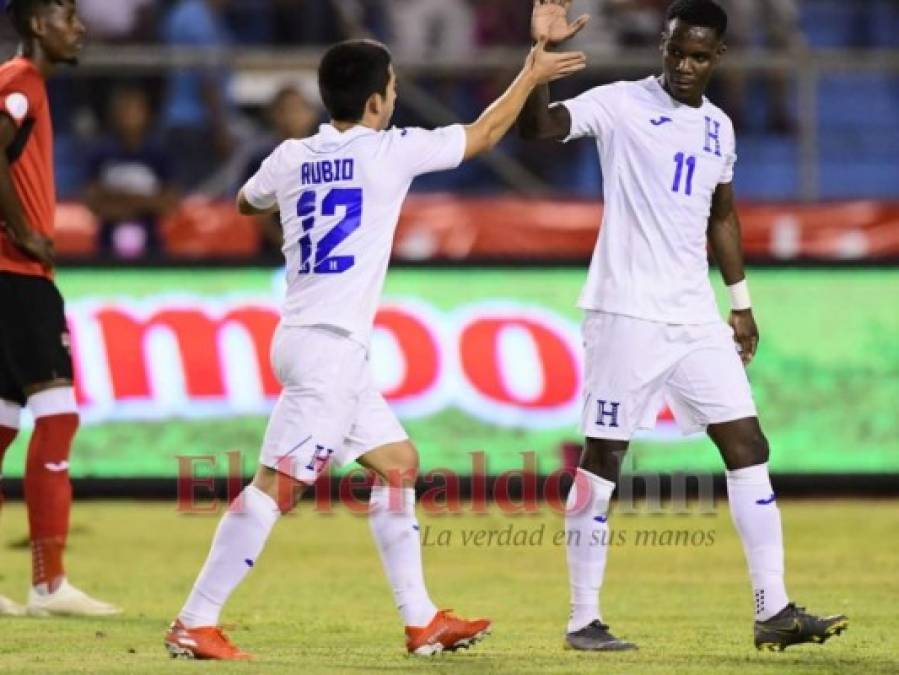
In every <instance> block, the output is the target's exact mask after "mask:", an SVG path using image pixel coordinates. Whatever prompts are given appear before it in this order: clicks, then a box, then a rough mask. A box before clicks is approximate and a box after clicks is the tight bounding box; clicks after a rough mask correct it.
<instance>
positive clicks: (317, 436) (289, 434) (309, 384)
mask: <svg viewBox="0 0 899 675" xmlns="http://www.w3.org/2000/svg"><path fill="white" fill-rule="evenodd" d="M338 330H339V329H331V328H328V327H320V326H314V327H289V326H283V325H282V326H279V327H278V330H277V331H276V333H275V337H274V339H273V341H272V355H271V356H272V366H273V368H274V372H275V375H276V376H277V378H278V380H279V381H280V382H281V384H282V386H283V387H284V388H283V390H282V392H281V396H280V398H279V399H278V403H277V404H276V405H275V409H274V411H273V412H272V416H271V418H270V419H269V422H268V428H267V429H266V432H265V439H264V440H263V443H262V453H261V457H260V462H261V463H262V464H263V465H264V466H267V467H270V468H272V469H276V470H278V471H280V472H282V473H286V474H288V475H291V476H293V477H294V478H296V479H297V480H299V481H302V482H304V483H312V482H314V481H315V479H316V477H317V476H318V475H319V474H320V473H321V472H322V471H323V470H324V469H325V467H326V466H328V465H331V464H333V465H336V466H343V465H345V464H348V463H350V462H352V461H354V460H356V459H357V458H359V457H360V456H361V455H364V454H365V453H366V452H369V451H370V450H374V449H375V448H378V447H380V446H382V445H386V444H388V443H397V442H400V441H404V440H406V439H408V436H407V434H406V432H405V430H404V429H403V427H402V425H401V424H400V423H399V420H397V418H396V415H394V413H393V411H392V410H391V409H390V407H389V406H388V405H387V401H385V400H384V397H383V396H382V395H381V393H380V392H379V391H378V389H377V388H376V387H375V384H374V381H373V379H372V375H371V370H370V367H369V362H368V353H367V350H366V348H365V347H364V346H362V345H361V344H360V343H358V342H356V341H354V340H351V339H350V338H348V337H345V336H344V335H341V334H340V333H339V332H338Z"/></svg>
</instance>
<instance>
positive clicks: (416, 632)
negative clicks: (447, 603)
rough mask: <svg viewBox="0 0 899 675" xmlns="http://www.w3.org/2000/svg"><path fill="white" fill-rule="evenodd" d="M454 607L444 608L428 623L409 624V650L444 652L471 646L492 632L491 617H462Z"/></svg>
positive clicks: (432, 652)
mask: <svg viewBox="0 0 899 675" xmlns="http://www.w3.org/2000/svg"><path fill="white" fill-rule="evenodd" d="M452 611H453V610H451V609H441V610H440V611H439V612H437V613H436V614H435V615H434V618H433V619H431V623H429V624H428V625H427V626H406V649H407V650H408V651H409V653H410V654H418V655H419V656H430V655H432V654H439V653H440V652H442V651H450V652H454V651H456V650H457V649H462V648H466V649H467V648H468V647H470V646H471V645H473V644H474V643H476V642H478V641H480V640H482V639H483V638H484V637H485V636H486V635H487V634H488V633H489V632H490V620H489V619H474V620H472V621H469V620H468V619H460V618H459V617H457V616H455V615H453V614H451V612H452Z"/></svg>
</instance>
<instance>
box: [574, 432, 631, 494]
mask: <svg viewBox="0 0 899 675" xmlns="http://www.w3.org/2000/svg"><path fill="white" fill-rule="evenodd" d="M626 454H627V443H626V442H624V441H609V440H605V439H599V438H588V439H587V442H586V443H585V445H584V451H583V453H582V454H581V462H580V468H581V469H583V470H584V471H589V472H590V473H592V474H594V475H596V476H599V477H600V478H603V479H605V480H608V481H611V482H613V483H617V482H618V478H619V475H620V474H621V465H622V464H623V462H624V456H625V455H626Z"/></svg>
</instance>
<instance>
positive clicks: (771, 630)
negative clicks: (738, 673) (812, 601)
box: [755, 602, 849, 652]
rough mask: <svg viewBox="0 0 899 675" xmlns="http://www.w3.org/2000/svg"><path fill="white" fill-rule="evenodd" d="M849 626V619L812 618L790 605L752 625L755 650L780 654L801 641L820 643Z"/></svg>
mask: <svg viewBox="0 0 899 675" xmlns="http://www.w3.org/2000/svg"><path fill="white" fill-rule="evenodd" d="M848 626H849V619H848V618H847V617H845V616H843V615H842V614H837V615H834V616H823V617H819V616H813V615H812V614H808V613H807V612H806V611H805V607H797V606H796V605H795V604H794V603H792V602H791V603H790V604H789V605H787V606H786V607H784V608H783V609H782V610H780V612H778V613H777V614H775V615H774V616H772V617H771V618H770V619H768V620H767V621H756V622H755V648H756V649H758V650H762V651H769V652H782V651H783V650H784V649H786V648H787V647H789V646H790V645H798V644H802V643H803V642H814V643H816V644H821V643H823V642H824V641H825V640H826V639H827V638H829V637H833V636H834V635H839V634H840V633H842V632H843V631H844V630H846V628H848Z"/></svg>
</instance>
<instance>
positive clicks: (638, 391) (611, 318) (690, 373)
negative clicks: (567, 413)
mask: <svg viewBox="0 0 899 675" xmlns="http://www.w3.org/2000/svg"><path fill="white" fill-rule="evenodd" d="M582 330H583V338H584V348H585V371H586V372H585V374H584V409H583V413H582V415H581V431H582V432H583V433H584V435H585V436H586V437H588V438H602V439H610V440H621V441H629V440H631V439H632V438H633V436H634V434H635V433H636V432H637V430H639V429H648V430H651V429H654V428H655V426H656V419H657V417H658V414H659V412H660V410H661V409H662V405H663V403H665V402H667V403H668V405H669V406H670V408H671V412H672V413H673V414H674V417H675V419H676V420H677V423H678V425H679V426H680V429H681V431H682V432H683V433H684V434H691V433H696V432H698V431H703V430H704V429H705V428H706V427H707V426H708V425H710V424H720V423H722V422H730V421H733V420H738V419H743V418H746V417H755V416H756V415H757V412H756V408H755V403H754V402H753V399H752V391H751V389H750V386H749V379H748V378H747V376H746V369H745V368H744V367H743V363H742V361H741V360H740V356H739V354H738V352H737V349H736V343H735V342H734V339H733V330H732V329H731V327H730V326H728V325H727V324H726V323H724V322H723V321H722V322H717V323H709V324H700V325H674V324H665V323H658V322H654V321H646V320H644V319H636V318H633V317H629V316H624V315H621V314H608V313H605V312H587V315H586V317H585V318H584V323H583V328H582Z"/></svg>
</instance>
